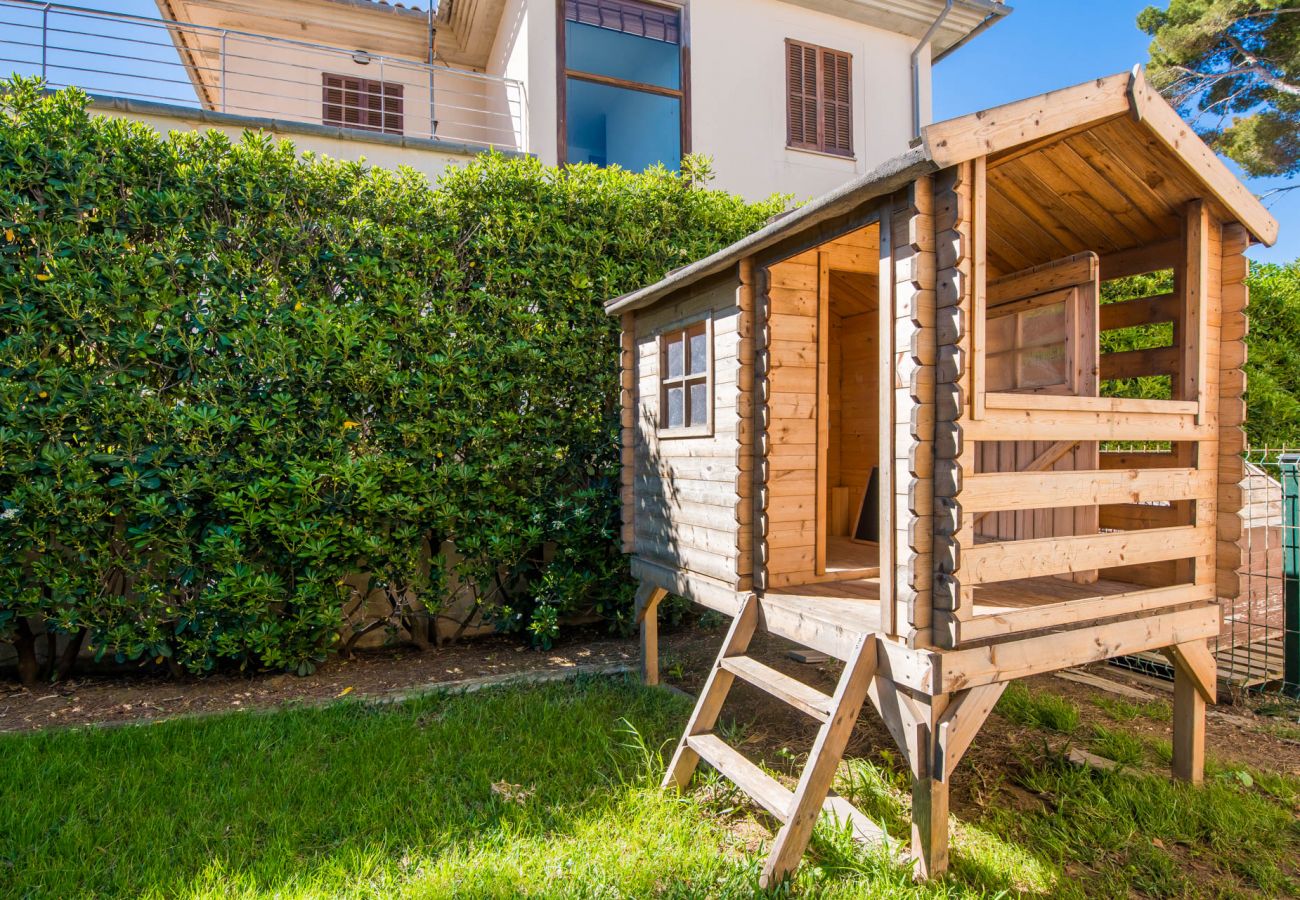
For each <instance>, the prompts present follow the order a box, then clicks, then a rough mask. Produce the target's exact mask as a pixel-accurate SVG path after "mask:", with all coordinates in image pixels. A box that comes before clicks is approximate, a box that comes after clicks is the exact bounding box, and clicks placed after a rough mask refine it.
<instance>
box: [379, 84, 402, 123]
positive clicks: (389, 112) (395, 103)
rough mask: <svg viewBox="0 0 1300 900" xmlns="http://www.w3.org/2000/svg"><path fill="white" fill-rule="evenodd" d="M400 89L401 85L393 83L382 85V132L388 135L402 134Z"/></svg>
mask: <svg viewBox="0 0 1300 900" xmlns="http://www.w3.org/2000/svg"><path fill="white" fill-rule="evenodd" d="M402 88H403V85H400V84H396V83H393V82H389V83H387V84H384V85H383V93H384V131H385V132H386V133H388V134H401V133H402V126H403V120H402Z"/></svg>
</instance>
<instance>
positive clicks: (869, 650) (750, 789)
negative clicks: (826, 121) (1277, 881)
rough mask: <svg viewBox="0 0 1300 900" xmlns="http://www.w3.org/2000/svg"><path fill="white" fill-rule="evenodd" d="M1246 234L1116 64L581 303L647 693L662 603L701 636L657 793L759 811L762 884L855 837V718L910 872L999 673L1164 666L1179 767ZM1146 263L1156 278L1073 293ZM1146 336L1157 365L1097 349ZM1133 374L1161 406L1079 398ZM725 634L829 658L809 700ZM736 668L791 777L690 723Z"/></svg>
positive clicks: (1188, 766)
mask: <svg viewBox="0 0 1300 900" xmlns="http://www.w3.org/2000/svg"><path fill="white" fill-rule="evenodd" d="M1276 234H1277V224H1276V222H1275V221H1274V220H1273V219H1272V218H1271V217H1270V216H1269V215H1268V213H1267V212H1266V211H1265V210H1264V209H1263V207H1262V206H1261V205H1260V204H1259V202H1258V201H1257V200H1256V198H1255V197H1254V196H1253V195H1252V194H1251V193H1250V192H1249V191H1248V190H1246V188H1245V187H1243V186H1242V185H1241V184H1240V183H1239V182H1238V181H1237V180H1236V179H1235V178H1234V177H1233V176H1232V175H1231V174H1230V173H1229V172H1228V170H1227V169H1226V168H1225V167H1224V166H1223V165H1222V164H1221V163H1220V162H1219V160H1218V159H1217V158H1216V157H1215V155H1214V154H1213V153H1212V152H1211V151H1210V150H1209V149H1208V148H1207V147H1206V146H1205V145H1204V144H1203V143H1202V142H1201V141H1200V140H1199V139H1198V138H1197V137H1196V136H1195V135H1194V134H1193V133H1192V131H1191V130H1190V129H1189V128H1188V127H1187V125H1185V124H1184V123H1183V121H1182V120H1181V119H1180V118H1179V117H1178V115H1177V114H1176V113H1175V112H1174V110H1173V109H1171V108H1170V107H1169V106H1168V105H1167V104H1166V103H1165V102H1164V101H1163V100H1162V99H1161V98H1160V97H1159V96H1158V95H1157V94H1156V93H1155V91H1154V90H1153V89H1151V88H1150V87H1149V86H1148V85H1147V83H1146V81H1145V79H1144V78H1143V76H1142V73H1141V72H1140V71H1139V70H1135V71H1134V72H1133V73H1132V74H1124V75H1116V76H1113V77H1109V78H1103V79H1100V80H1097V81H1095V82H1090V83H1087V84H1083V85H1079V86H1076V87H1071V88H1066V89H1064V90H1060V91H1055V92H1053V93H1050V94H1045V95H1043V96H1040V97H1034V98H1031V99H1028V100H1024V101H1020V102H1017V103H1012V104H1009V105H1006V106H1002V107H998V108H995V109H991V110H987V111H984V112H981V113H976V114H973V115H969V116H964V117H962V118H958V119H953V120H950V121H946V122H942V123H938V124H935V125H931V126H929V127H928V128H926V129H925V131H924V135H923V138H922V140H921V141H920V142H919V145H918V146H916V147H915V148H914V149H912V150H910V151H909V152H908V153H906V154H904V155H902V156H899V157H897V158H895V159H893V160H891V161H890V162H888V163H886V164H884V165H883V166H881V167H879V168H878V169H877V170H876V171H874V172H872V173H870V174H869V175H867V176H865V177H864V178H862V179H860V180H858V181H855V182H853V183H851V184H849V185H847V186H846V187H844V188H842V189H840V190H838V191H836V192H834V193H832V194H829V195H826V196H824V197H822V198H820V199H818V200H816V201H814V202H812V203H810V204H808V205H806V206H804V207H802V208H800V209H798V210H796V211H795V212H792V213H790V214H788V215H786V216H784V217H782V218H779V219H777V220H775V221H774V222H772V223H771V224H769V225H768V226H767V227H765V228H764V229H762V230H761V231H759V232H757V233H755V234H753V235H751V236H750V237H747V238H745V239H744V240H742V241H739V242H737V243H736V244H734V245H732V246H730V247H728V248H726V249H724V250H721V251H719V252H717V253H715V254H713V255H712V256H709V257H707V258H705V259H702V260H700V261H698V262H695V263H693V264H691V265H688V266H686V267H684V268H682V269H679V270H676V271H674V272H672V273H670V274H669V275H668V276H667V277H665V278H664V279H663V280H662V281H660V282H658V283H657V284H654V285H651V286H649V287H647V288H644V289H642V290H638V291H635V292H633V293H630V294H627V295H625V296H623V297H619V298H617V299H615V300H611V301H610V302H609V303H608V304H607V307H606V308H607V310H608V312H609V313H610V314H612V315H617V316H620V317H621V322H622V336H623V338H622V379H623V380H622V387H623V392H622V414H623V509H624V529H623V540H624V544H625V549H626V551H627V552H628V553H630V554H631V560H632V571H633V574H634V576H635V577H636V578H637V579H638V580H639V582H640V584H641V589H640V592H639V594H638V603H639V611H640V613H641V615H642V616H643V625H642V628H643V632H642V634H643V649H644V653H645V669H646V676H647V680H649V681H652V682H653V681H655V680H656V678H657V673H656V669H657V664H656V631H655V606H656V604H657V603H658V602H659V600H660V599H661V598H662V597H663V596H664V595H665V593H666V592H672V593H676V594H681V595H684V596H686V597H689V598H690V599H691V600H693V601H695V602H697V603H700V604H703V605H704V606H706V607H710V608H712V609H715V610H718V611H720V612H722V613H724V614H726V615H727V616H730V617H732V621H731V627H730V630H729V631H728V633H727V635H726V638H725V639H724V641H723V644H722V647H721V650H720V652H719V655H718V659H717V663H716V665H715V666H714V668H713V670H712V671H711V674H710V675H709V677H708V680H707V682H706V684H705V686H704V688H703V690H702V692H701V694H700V698H699V701H698V704H697V705H696V708H695V711H694V713H693V714H692V716H691V718H690V720H689V723H688V725H687V727H686V732H685V734H684V736H683V737H682V740H681V743H680V744H679V746H678V748H677V751H676V753H675V755H674V756H673V758H672V761H671V763H670V765H669V768H668V772H667V775H666V777H665V780H664V784H665V786H666V787H670V786H678V787H684V786H685V785H686V784H687V783H688V782H689V781H690V778H691V775H692V773H693V772H694V770H695V768H696V766H697V765H698V763H699V761H700V760H703V761H705V762H707V763H708V764H709V765H711V766H713V767H714V768H716V769H717V770H718V771H719V772H721V773H722V774H723V775H725V776H726V777H728V778H729V779H731V780H732V781H734V782H735V783H736V784H737V785H739V786H740V787H741V788H742V789H743V790H744V791H745V792H746V793H747V794H748V795H749V796H750V797H752V799H753V800H754V801H755V802H756V803H758V804H759V805H760V806H762V807H763V808H765V809H766V810H767V811H768V812H770V813H771V814H772V815H773V816H774V817H775V818H776V819H777V820H779V821H780V822H781V823H782V825H781V828H780V830H779V832H778V834H777V836H776V838H775V840H774V843H773V846H772V848H771V856H770V858H769V859H768V861H767V864H766V868H765V870H764V874H763V878H764V882H765V883H768V884H770V883H773V882H775V881H779V880H780V879H781V878H783V877H784V876H785V875H786V874H788V873H789V872H790V871H791V870H792V869H793V868H794V867H795V866H796V865H797V864H798V862H799V859H800V858H801V856H802V855H803V852H804V849H805V847H806V846H807V843H808V840H809V837H810V834H811V831H812V828H813V825H814V822H815V821H816V819H817V817H818V816H819V815H820V813H821V812H822V810H823V809H829V810H832V811H834V812H836V813H837V814H838V815H840V816H841V817H847V818H848V819H850V820H851V821H852V822H853V823H854V826H855V828H857V829H858V830H859V831H860V832H863V833H864V834H869V833H871V832H872V831H873V829H874V826H873V825H872V824H871V823H870V822H868V821H867V820H866V819H865V817H863V816H861V815H859V814H858V813H856V811H854V810H853V809H852V808H851V807H849V806H848V804H847V803H846V802H845V801H844V800H843V799H841V798H838V797H835V796H833V795H830V794H829V793H828V792H829V789H830V787H831V780H832V777H833V774H834V771H835V768H836V766H837V764H838V762H839V760H840V757H841V754H842V753H843V750H844V747H845V743H846V741H847V740H848V736H849V733H850V732H851V730H852V728H853V725H854V723H855V721H856V720H857V717H858V714H859V711H860V709H861V707H862V705H863V704H864V702H865V701H867V700H870V702H871V705H872V706H873V707H875V709H876V711H877V712H878V713H879V715H880V716H881V717H882V718H883V720H884V722H885V724H886V725H887V726H888V729H889V732H890V733H891V734H892V736H893V737H894V739H895V741H896V742H897V744H898V750H899V752H900V753H901V754H902V755H903V757H905V758H906V760H907V762H908V764H909V766H910V768H911V771H912V776H913V806H912V816H913V825H912V843H911V848H912V849H911V854H912V857H913V858H914V859H915V861H916V865H917V870H918V874H919V875H921V876H927V875H930V874H932V873H936V872H939V871H941V870H943V869H944V867H945V866H946V864H947V840H948V837H947V832H948V811H947V798H948V783H949V779H950V778H951V777H952V775H953V771H954V769H955V767H956V766H957V763H958V761H959V760H960V759H961V757H962V753H963V752H964V751H965V749H966V748H967V747H968V746H969V745H970V743H971V741H972V740H973V739H974V737H975V735H976V733H977V731H978V730H979V728H980V727H981V725H982V723H983V721H984V719H985V717H986V716H987V715H988V713H989V711H990V710H991V709H992V707H993V705H994V703H995V702H996V701H997V699H998V697H999V695H1000V694H1001V692H1002V690H1003V688H1004V687H1005V686H1006V684H1007V683H1008V682H1009V681H1011V680H1012V679H1015V678H1021V677H1024V676H1028V675H1032V674H1036V673H1040V672H1047V671H1052V670H1058V669H1063V668H1066V667H1068V666H1076V665H1080V664H1083V663H1088V662H1092V661H1095V660H1100V659H1104V658H1107V657H1111V656H1115V655H1119V654H1127V653H1135V652H1138V651H1145V650H1153V649H1155V650H1161V651H1163V652H1164V653H1165V654H1166V655H1167V656H1168V657H1170V659H1171V660H1172V662H1173V664H1174V666H1175V668H1176V672H1177V678H1176V683H1175V717H1174V725H1173V728H1174V760H1173V767H1174V770H1175V773H1176V774H1177V775H1178V776H1179V777H1181V778H1185V779H1189V780H1192V781H1196V780H1199V778H1200V777H1201V771H1202V763H1203V745H1204V716H1205V703H1206V702H1207V701H1212V700H1213V698H1214V691H1215V667H1214V662H1213V659H1212V658H1211V656H1210V653H1209V652H1208V649H1207V646H1206V639H1207V638H1210V637H1213V636H1214V635H1216V634H1217V633H1218V630H1219V623H1220V606H1219V599H1220V598H1232V597H1235V596H1236V594H1237V592H1238V583H1237V581H1238V575H1237V569H1238V564H1239V551H1238V549H1237V543H1236V541H1237V537H1238V534H1239V531H1240V518H1239V516H1238V510H1239V509H1240V506H1241V502H1242V500H1241V488H1240V482H1241V480H1242V474H1243V472H1242V460H1241V456H1240V451H1241V450H1242V448H1243V435H1242V430H1241V424H1242V420H1243V416H1244V405H1243V402H1242V391H1243V389H1244V387H1245V384H1244V378H1243V374H1242V364H1243V362H1244V358H1245V345H1244V343H1243V337H1244V334H1245V331H1246V316H1245V307H1246V300H1247V295H1246V286H1245V284H1244V278H1245V276H1246V265H1247V264H1246V259H1245V257H1244V256H1243V252H1244V251H1245V250H1246V248H1247V247H1248V246H1249V245H1250V244H1251V242H1252V241H1262V242H1264V243H1272V242H1273V240H1274V239H1275V238H1276ZM1161 270H1172V273H1173V284H1174V289H1173V291H1172V292H1171V293H1167V294H1161V295H1158V296H1149V297H1142V298H1139V299H1131V300H1127V301H1124V302H1114V303H1101V302H1100V298H1101V287H1102V285H1103V284H1104V283H1105V282H1107V281H1108V280H1110V279H1115V278H1120V277H1123V276H1127V275H1134V274H1140V273H1148V272H1158V271H1161ZM1162 322H1163V323H1172V329H1171V331H1172V334H1173V340H1172V342H1171V343H1170V344H1169V345H1168V346H1165V347H1157V348H1154V349H1145V350H1138V351H1128V352H1121V353H1110V354H1105V355H1102V354H1100V353H1099V335H1100V334H1101V333H1102V332H1106V331H1112V330H1115V329H1122V328H1129V327H1132V326H1135V325H1142V324H1147V323H1162ZM1138 375H1152V376H1161V377H1164V378H1167V379H1168V393H1169V397H1170V399H1167V400H1151V399H1124V398H1116V397H1111V396H1106V394H1107V393H1113V391H1107V390H1106V389H1105V388H1106V386H1107V385H1106V383H1107V382H1108V381H1110V380H1112V379H1118V378H1128V377H1133V376H1138ZM757 629H763V630H765V631H767V632H771V633H773V634H775V635H778V636H780V637H783V638H786V639H789V640H790V641H793V642H795V643H797V644H799V645H802V646H804V647H808V648H812V649H814V650H817V651H821V652H823V653H826V654H830V655H831V656H834V657H836V658H838V659H840V660H843V661H844V663H845V665H844V669H843V674H842V676H841V677H840V679H839V682H838V686H837V687H836V689H835V691H834V694H833V695H826V694H824V693H822V692H820V691H818V690H815V689H813V688H811V687H809V686H807V685H805V684H803V683H801V682H799V681H798V680H796V679H794V678H791V677H789V676H788V675H785V674H782V673H780V672H777V671H776V670H774V669H772V668H771V667H768V666H766V665H764V664H762V663H759V662H758V661H757V660H755V659H752V658H750V657H748V656H746V649H747V647H748V645H749V642H750V640H751V637H752V636H753V635H754V633H755V631H756V630H757ZM736 677H739V678H741V679H744V680H745V681H747V682H751V683H753V684H754V685H756V686H758V687H760V688H762V689H764V690H766V691H768V692H769V693H771V694H773V695H775V696H776V697H779V698H780V699H782V700H784V701H785V702H787V703H790V704H792V705H793V706H794V707H796V708H798V709H800V710H802V711H803V712H805V713H807V714H808V715H809V716H810V717H811V718H812V719H814V720H816V721H817V722H820V723H821V725H820V730H819V731H818V732H817V737H816V741H815V743H814V745H813V750H812V752H811V754H810V756H809V759H808V761H807V764H806V767H805V769H804V770H803V772H802V776H801V778H800V780H799V782H798V786H797V787H796V788H795V790H794V791H790V790H788V789H787V788H786V787H785V786H783V785H781V784H780V783H779V782H777V781H776V780H774V779H773V778H771V777H770V776H768V775H767V774H766V773H764V772H763V771H762V770H761V769H759V768H758V767H757V766H756V765H754V764H753V763H752V762H750V761H748V760H747V759H745V758H744V757H743V756H742V755H741V754H740V753H738V752H737V751H736V750H735V749H734V748H732V747H731V746H729V745H728V744H727V743H726V742H725V741H723V740H722V738H721V737H720V736H719V735H718V734H716V733H715V732H714V725H715V723H716V722H717V719H718V716H719V713H720V710H721V707H722V705H723V702H724V700H725V697H726V695H727V693H728V690H729V689H730V687H731V685H732V683H733V680H734V679H735V678H736Z"/></svg>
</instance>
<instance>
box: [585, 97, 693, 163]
mask: <svg viewBox="0 0 1300 900" xmlns="http://www.w3.org/2000/svg"><path fill="white" fill-rule="evenodd" d="M565 118H566V121H567V135H566V137H567V139H568V146H569V152H568V162H571V163H593V164H595V165H598V166H613V165H618V166H622V167H623V168H625V169H628V170H630V171H633V172H641V171H644V170H645V169H647V168H649V167H650V166H653V165H655V164H656V163H663V164H664V165H665V166H667V167H668V168H669V169H673V170H676V169H677V167H678V166H679V165H680V164H681V160H682V109H681V101H680V100H679V99H678V98H676V97H664V96H661V95H659V94H648V93H646V92H644V91H633V90H628V89H626V88H617V87H611V86H610V85H605V84H595V83H593V82H590V81H582V80H580V79H577V78H570V79H568V94H567V104H566V109H565Z"/></svg>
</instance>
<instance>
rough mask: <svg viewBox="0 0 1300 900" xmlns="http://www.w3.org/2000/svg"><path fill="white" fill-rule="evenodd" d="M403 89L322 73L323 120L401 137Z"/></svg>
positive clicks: (392, 85) (401, 86)
mask: <svg viewBox="0 0 1300 900" xmlns="http://www.w3.org/2000/svg"><path fill="white" fill-rule="evenodd" d="M403 89H404V86H403V85H400V84H397V83H396V82H391V81H376V80H373V79H369V78H353V77H351V76H348V75H334V74H331V73H329V72H324V73H322V74H321V121H323V122H324V123H325V124H326V125H338V126H341V127H343V128H356V129H358V130H361V131H380V132H383V133H385V134H402V133H403V126H404V124H405V122H404V116H403V113H404V110H403V108H402V92H403Z"/></svg>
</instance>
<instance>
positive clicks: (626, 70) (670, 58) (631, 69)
mask: <svg viewBox="0 0 1300 900" xmlns="http://www.w3.org/2000/svg"><path fill="white" fill-rule="evenodd" d="M564 24H565V37H564V53H565V65H566V66H568V68H569V69H571V70H573V71H575V72H590V73H592V74H593V75H608V76H610V77H612V78H621V79H623V80H624V81H639V82H641V83H642V84H653V85H657V86H658V87H666V88H673V89H674V90H677V89H679V88H680V87H681V84H682V65H681V48H680V47H678V46H677V45H676V44H669V43H665V42H664V41H656V40H653V39H651V38H643V37H638V36H637V35H635V34H624V33H623V32H621V31H611V30H609V29H608V28H597V27H596V26H595V25H580V24H578V23H577V22H565V23H564Z"/></svg>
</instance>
